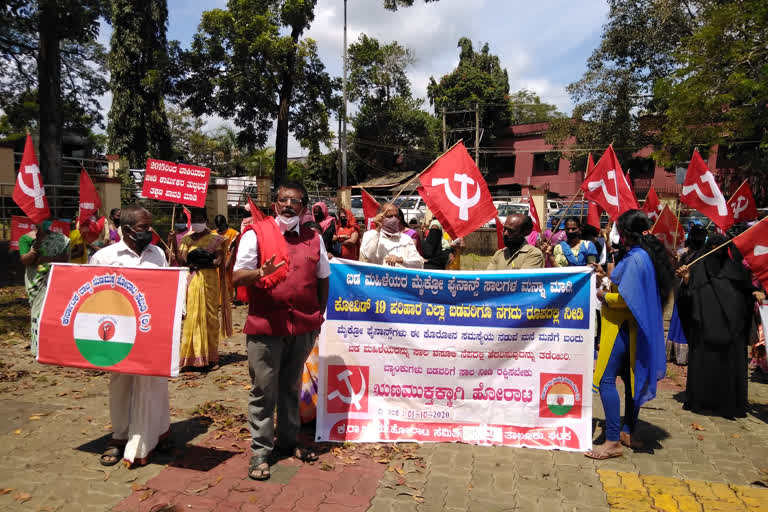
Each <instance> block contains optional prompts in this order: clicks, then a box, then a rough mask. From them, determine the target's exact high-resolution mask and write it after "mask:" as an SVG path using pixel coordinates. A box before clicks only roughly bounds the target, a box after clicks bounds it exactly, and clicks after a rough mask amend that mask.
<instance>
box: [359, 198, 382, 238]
mask: <svg viewBox="0 0 768 512" xmlns="http://www.w3.org/2000/svg"><path fill="white" fill-rule="evenodd" d="M360 195H361V196H362V197H363V217H364V218H365V229H366V230H369V229H373V226H372V225H371V221H372V220H373V218H374V217H375V216H376V214H377V213H378V211H379V206H380V205H379V203H378V202H377V201H376V200H375V199H374V198H373V196H372V195H371V194H369V193H368V192H366V191H365V190H363V189H360Z"/></svg>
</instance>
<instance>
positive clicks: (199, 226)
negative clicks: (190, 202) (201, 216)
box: [192, 222, 207, 233]
mask: <svg viewBox="0 0 768 512" xmlns="http://www.w3.org/2000/svg"><path fill="white" fill-rule="evenodd" d="M206 227H207V226H206V224H205V222H193V223H192V231H193V232H195V233H202V232H203V231H205V228H206Z"/></svg>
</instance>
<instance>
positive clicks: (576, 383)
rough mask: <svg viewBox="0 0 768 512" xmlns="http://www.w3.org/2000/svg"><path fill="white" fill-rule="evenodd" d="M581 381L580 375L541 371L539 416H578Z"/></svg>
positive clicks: (579, 413)
mask: <svg viewBox="0 0 768 512" xmlns="http://www.w3.org/2000/svg"><path fill="white" fill-rule="evenodd" d="M581 383H582V376H581V375H575V374H567V375H563V374H560V375H558V374H552V373H542V374H541V395H540V397H539V398H540V405H539V416H540V417H542V418H580V417H581Z"/></svg>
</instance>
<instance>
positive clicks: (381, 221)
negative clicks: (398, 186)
mask: <svg viewBox="0 0 768 512" xmlns="http://www.w3.org/2000/svg"><path fill="white" fill-rule="evenodd" d="M373 225H374V227H375V229H371V230H368V231H366V232H365V234H364V235H363V241H362V243H361V244H360V261H366V262H368V263H375V264H377V265H388V266H391V267H407V268H424V258H422V257H421V255H420V254H419V251H418V250H417V249H416V244H415V243H414V241H413V239H412V238H411V237H410V236H408V235H405V234H403V233H402V228H403V226H402V225H401V223H400V218H399V216H398V212H397V206H395V205H394V204H383V205H381V207H380V208H379V214H378V215H376V217H374V218H373Z"/></svg>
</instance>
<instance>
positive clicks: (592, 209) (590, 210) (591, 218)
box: [587, 201, 600, 230]
mask: <svg viewBox="0 0 768 512" xmlns="http://www.w3.org/2000/svg"><path fill="white" fill-rule="evenodd" d="M588 203H589V206H588V207H587V224H588V225H590V226H594V227H596V228H597V229H598V230H599V229H600V206H599V205H598V204H597V203H596V202H594V201H588Z"/></svg>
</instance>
